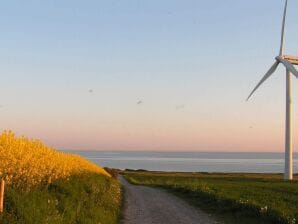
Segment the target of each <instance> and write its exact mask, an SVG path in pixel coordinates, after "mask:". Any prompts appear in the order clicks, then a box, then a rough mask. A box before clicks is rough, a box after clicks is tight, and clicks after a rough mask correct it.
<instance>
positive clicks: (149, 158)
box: [67, 150, 298, 173]
mask: <svg viewBox="0 0 298 224" xmlns="http://www.w3.org/2000/svg"><path fill="white" fill-rule="evenodd" d="M67 152H71V153H76V154H79V155H81V156H83V157H85V158H86V159H88V160H90V161H92V162H94V163H96V164H98V165H100V166H102V167H111V168H118V169H123V170H124V169H134V170H137V169H144V170H151V171H176V172H235V173H237V172H244V173H283V172H284V154H283V153H267V152H266V153H265V152H264V153H254V152H245V153H244V152H243V153H238V152H104V151H70V150H68V151H67ZM293 157H294V159H293V163H294V172H295V173H298V153H294V156H293Z"/></svg>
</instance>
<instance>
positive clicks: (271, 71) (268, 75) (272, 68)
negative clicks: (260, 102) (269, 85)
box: [246, 61, 279, 101]
mask: <svg viewBox="0 0 298 224" xmlns="http://www.w3.org/2000/svg"><path fill="white" fill-rule="evenodd" d="M278 65H279V61H276V62H275V63H274V64H273V65H272V67H271V68H270V69H269V70H268V72H267V73H266V74H265V75H264V77H263V78H262V79H261V81H260V82H259V83H258V84H257V85H256V87H255V88H254V89H253V91H252V92H251V93H250V94H249V96H248V97H247V99H246V101H248V100H249V99H250V97H251V96H252V95H253V94H254V92H255V91H256V90H257V89H258V88H259V87H260V85H262V84H263V82H265V81H266V80H267V79H268V78H269V77H270V76H271V75H272V74H273V73H274V72H275V71H276V69H277V67H278Z"/></svg>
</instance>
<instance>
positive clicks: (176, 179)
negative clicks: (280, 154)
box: [124, 172, 298, 224]
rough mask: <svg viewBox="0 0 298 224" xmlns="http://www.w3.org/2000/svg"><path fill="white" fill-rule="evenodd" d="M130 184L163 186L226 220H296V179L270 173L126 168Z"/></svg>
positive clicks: (289, 223)
mask: <svg viewBox="0 0 298 224" xmlns="http://www.w3.org/2000/svg"><path fill="white" fill-rule="evenodd" d="M124 175H125V177H126V178H127V179H128V180H129V181H130V182H131V183H133V184H142V185H149V186H154V187H161V188H165V189H167V190H169V191H171V192H173V193H175V194H177V195H178V196H180V197H182V198H184V199H186V200H188V201H189V202H190V203H192V204H193V205H195V206H198V207H200V208H202V209H203V210H205V211H207V212H210V213H213V214H215V216H217V217H219V218H220V219H221V220H224V221H225V223H235V224H236V223H243V224H252V223H264V224H265V223H282V224H284V223H285V224H294V223H297V220H298V181H292V182H290V181H283V180H282V177H281V175H271V174H219V173H218V174H216V173H214V174H209V173H163V172H125V173H124Z"/></svg>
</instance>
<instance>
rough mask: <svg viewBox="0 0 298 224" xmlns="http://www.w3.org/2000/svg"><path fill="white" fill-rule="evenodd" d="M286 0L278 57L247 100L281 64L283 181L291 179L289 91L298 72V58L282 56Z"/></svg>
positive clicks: (291, 144)
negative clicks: (283, 74) (283, 83)
mask: <svg viewBox="0 0 298 224" xmlns="http://www.w3.org/2000/svg"><path fill="white" fill-rule="evenodd" d="M287 7H288V0H286V3H285V9H284V15H283V22H282V32H281V44H280V51H279V56H277V57H276V58H275V60H276V62H275V63H274V64H273V65H272V67H271V68H270V69H269V71H268V72H267V73H266V74H265V76H264V77H263V78H262V79H261V81H260V82H259V83H258V84H257V86H256V87H255V88H254V89H253V91H252V92H251V94H250V95H249V96H248V98H247V100H249V98H250V97H251V96H252V95H253V93H254V92H255V91H256V90H257V89H258V88H259V87H260V85H262V84H263V83H264V82H265V81H266V80H267V79H268V78H269V77H270V76H271V75H272V74H273V73H274V72H275V71H276V69H277V67H278V65H279V64H280V63H282V64H283V65H284V66H285V67H286V80H287V81H286V129H285V130H286V131H285V172H284V179H286V180H292V179H293V143H292V93H291V92H292V91H291V87H292V85H291V74H293V75H294V76H296V78H298V72H297V70H296V69H295V67H294V66H293V65H298V57H296V56H291V55H284V52H283V51H284V34H285V22H286V15H287Z"/></svg>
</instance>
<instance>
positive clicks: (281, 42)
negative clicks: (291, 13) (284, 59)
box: [279, 0, 288, 56]
mask: <svg viewBox="0 0 298 224" xmlns="http://www.w3.org/2000/svg"><path fill="white" fill-rule="evenodd" d="M287 8H288V0H286V3H285V8H284V16H283V21H282V28H281V40H280V51H279V56H282V55H283V50H284V43H285V40H284V39H285V26H286V17H287Z"/></svg>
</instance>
